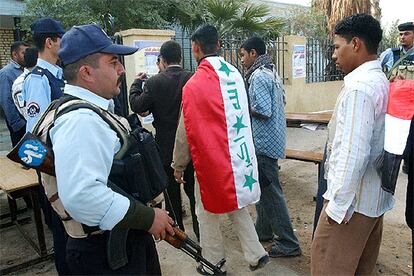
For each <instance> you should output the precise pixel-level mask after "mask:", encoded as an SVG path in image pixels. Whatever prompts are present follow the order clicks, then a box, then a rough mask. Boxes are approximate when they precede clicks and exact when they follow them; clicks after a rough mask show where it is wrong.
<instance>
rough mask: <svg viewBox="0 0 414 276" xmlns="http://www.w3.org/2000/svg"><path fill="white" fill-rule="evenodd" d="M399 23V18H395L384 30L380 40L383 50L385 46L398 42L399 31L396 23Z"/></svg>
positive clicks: (392, 45)
mask: <svg viewBox="0 0 414 276" xmlns="http://www.w3.org/2000/svg"><path fill="white" fill-rule="evenodd" d="M399 24H400V22H399V20H398V19H397V20H395V21H393V22H392V23H391V26H390V27H389V28H388V29H387V30H386V31H384V33H383V37H382V41H381V49H383V50H385V49H387V48H392V47H396V46H398V44H399V41H398V38H399V31H398V25H399Z"/></svg>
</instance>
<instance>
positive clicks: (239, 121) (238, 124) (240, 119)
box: [233, 115, 247, 135]
mask: <svg viewBox="0 0 414 276" xmlns="http://www.w3.org/2000/svg"><path fill="white" fill-rule="evenodd" d="M236 118H237V122H236V123H235V124H234V125H233V127H234V128H236V129H237V135H238V134H239V131H240V129H242V128H245V127H247V126H246V125H245V124H243V122H242V121H243V115H242V116H240V117H239V116H237V115H236Z"/></svg>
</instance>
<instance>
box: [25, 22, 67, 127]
mask: <svg viewBox="0 0 414 276" xmlns="http://www.w3.org/2000/svg"><path fill="white" fill-rule="evenodd" d="M30 28H31V31H32V34H33V40H34V42H35V44H36V48H37V49H38V50H39V58H38V60H37V64H36V67H35V68H33V70H32V73H31V74H29V75H28V76H27V77H26V79H25V81H24V85H23V97H24V100H25V102H26V109H27V115H28V118H27V125H26V131H28V132H31V131H32V129H33V127H34V125H35V124H36V122H37V120H38V119H39V118H40V116H41V114H42V113H43V112H44V111H45V109H46V108H47V106H48V105H49V104H50V102H51V101H53V100H55V99H57V98H59V97H60V96H61V95H62V90H63V86H64V82H63V79H62V77H63V73H62V68H60V67H59V66H57V65H56V64H57V62H58V59H59V56H58V51H59V49H60V40H61V37H62V36H63V34H64V33H65V31H64V30H63V27H62V25H61V24H60V22H59V21H55V20H53V19H51V18H42V19H39V20H36V21H35V22H33V23H32V25H31V26H30Z"/></svg>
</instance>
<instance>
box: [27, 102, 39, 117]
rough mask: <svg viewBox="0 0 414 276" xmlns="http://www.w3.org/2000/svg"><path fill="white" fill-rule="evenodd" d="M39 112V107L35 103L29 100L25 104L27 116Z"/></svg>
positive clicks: (34, 115) (35, 114)
mask: <svg viewBox="0 0 414 276" xmlns="http://www.w3.org/2000/svg"><path fill="white" fill-rule="evenodd" d="M39 113H40V107H39V105H38V104H37V103H35V102H31V103H29V104H28V105H27V116H29V117H36V116H37V114H39Z"/></svg>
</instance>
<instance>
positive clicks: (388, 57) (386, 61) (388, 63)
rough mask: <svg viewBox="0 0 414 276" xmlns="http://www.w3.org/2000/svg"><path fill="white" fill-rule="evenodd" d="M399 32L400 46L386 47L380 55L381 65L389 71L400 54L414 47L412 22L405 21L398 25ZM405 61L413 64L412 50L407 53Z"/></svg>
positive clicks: (413, 53)
mask: <svg viewBox="0 0 414 276" xmlns="http://www.w3.org/2000/svg"><path fill="white" fill-rule="evenodd" d="M398 31H399V33H400V46H399V47H397V48H388V49H387V50H385V51H384V52H383V53H382V54H381V55H380V60H381V66H382V68H383V69H384V70H385V71H389V70H390V69H391V68H392V66H393V65H394V63H395V62H397V61H398V60H399V59H400V57H401V56H403V55H404V54H406V53H407V52H408V51H410V50H412V49H413V47H414V22H406V23H402V24H400V25H398ZM404 61H405V62H411V63H413V64H414V52H412V53H411V54H410V55H408V56H407V57H406V58H405V59H404Z"/></svg>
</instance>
